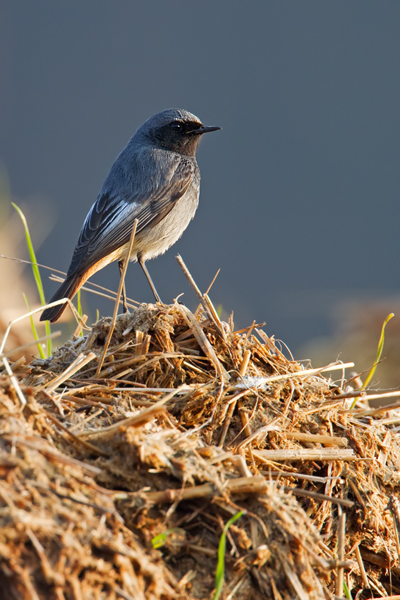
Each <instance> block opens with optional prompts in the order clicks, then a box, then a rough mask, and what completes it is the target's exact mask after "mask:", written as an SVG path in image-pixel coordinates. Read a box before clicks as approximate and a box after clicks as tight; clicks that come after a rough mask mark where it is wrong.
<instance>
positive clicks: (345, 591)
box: [343, 581, 353, 600]
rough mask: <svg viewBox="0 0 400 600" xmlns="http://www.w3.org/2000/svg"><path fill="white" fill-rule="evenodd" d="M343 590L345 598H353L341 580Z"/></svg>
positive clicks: (349, 599) (348, 599)
mask: <svg viewBox="0 0 400 600" xmlns="http://www.w3.org/2000/svg"><path fill="white" fill-rule="evenodd" d="M343 591H344V595H345V598H347V600H353V597H352V595H351V592H350V590H349V588H348V587H347V584H346V582H345V581H343Z"/></svg>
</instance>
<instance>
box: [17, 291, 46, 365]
mask: <svg viewBox="0 0 400 600" xmlns="http://www.w3.org/2000/svg"><path fill="white" fill-rule="evenodd" d="M22 295H23V297H24V300H25V304H26V306H27V308H28V311H29V312H31V307H30V304H29V301H28V298H27V297H26V294H22ZM30 319H31V328H32V333H33V337H34V338H35V340H36V341H37V340H38V339H39V336H38V333H37V330H36V325H35V323H34V321H33V316H32V315H31V316H30ZM37 347H38V350H39V354H40V358H46V354H45V353H44V350H43V347H42V344H41V343H40V342H38V344H37Z"/></svg>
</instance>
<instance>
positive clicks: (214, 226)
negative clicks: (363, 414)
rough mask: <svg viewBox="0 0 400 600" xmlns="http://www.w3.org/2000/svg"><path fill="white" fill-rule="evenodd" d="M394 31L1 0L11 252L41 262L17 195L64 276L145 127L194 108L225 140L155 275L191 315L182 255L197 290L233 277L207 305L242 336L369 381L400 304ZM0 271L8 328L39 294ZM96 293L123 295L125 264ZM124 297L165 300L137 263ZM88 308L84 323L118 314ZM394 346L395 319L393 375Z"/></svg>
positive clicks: (216, 11)
mask: <svg viewBox="0 0 400 600" xmlns="http://www.w3.org/2000/svg"><path fill="white" fill-rule="evenodd" d="M399 24H400V4H399V3H398V2H396V1H394V0H392V1H390V0H389V1H387V2H384V3H382V2H375V1H373V0H353V2H347V1H345V0H335V1H333V0H330V1H327V2H319V1H318V0H313V1H309V0H302V2H298V3H294V2H291V1H289V0H279V1H278V0H276V1H270V0H268V1H265V2H258V3H243V2H242V1H239V0H229V1H228V0H222V1H220V2H215V1H213V0H203V1H202V2H201V3H194V2H182V0H180V1H178V0H169V1H168V2H162V1H160V0H158V1H153V2H144V1H136V0H119V2H109V0H85V2H84V3H82V2H78V1H77V0H69V1H68V2H67V1H61V2H54V1H53V0H35V2H31V0H18V2H15V0H3V2H2V3H1V7H0V82H1V83H0V85H1V94H0V114H1V119H0V162H1V165H2V176H1V179H2V190H3V192H2V196H1V198H2V200H1V210H0V217H1V225H0V226H1V232H0V254H8V255H13V256H15V255H17V256H19V257H21V258H27V257H28V256H27V250H26V245H25V242H24V238H23V232H22V225H21V224H20V222H18V219H16V218H15V215H13V212H12V211H13V209H11V208H10V198H12V199H13V200H14V201H15V202H16V203H17V204H19V205H20V206H21V208H23V210H24V211H25V212H26V214H27V217H28V221H29V225H30V228H31V232H32V237H33V243H34V245H35V248H36V251H37V258H38V261H39V262H40V263H44V264H46V265H49V266H52V267H54V268H55V269H61V270H64V271H65V270H66V269H67V268H68V265H69V262H70V258H71V254H72V251H73V248H74V245H75V242H76V240H77V237H78V234H79V230H80V228H81V225H82V223H83V220H84V218H85V216H86V214H87V212H88V210H89V208H90V206H91V204H92V203H93V202H94V201H95V199H96V196H97V194H98V192H99V190H100V187H101V185H102V182H103V180H104V178H105V177H106V175H107V173H108V170H109V168H110V167H111V164H112V162H113V161H114V159H115V157H116V156H117V154H118V153H119V152H120V150H121V149H122V148H123V147H124V145H125V144H126V142H127V141H128V139H129V138H130V137H131V135H132V134H133V133H134V131H135V130H136V128H137V127H138V126H139V125H141V124H142V122H143V121H144V120H146V119H147V118H148V117H149V116H151V115H152V114H154V113H156V112H158V111H160V110H163V109H165V108H169V107H183V108H186V109H188V110H189V111H191V112H193V113H195V114H196V115H197V116H199V117H200V119H202V121H203V122H204V123H205V124H207V125H219V126H221V127H222V131H219V132H217V133H215V134H213V135H212V136H211V135H210V136H207V137H206V138H205V139H204V140H202V143H201V146H200V148H199V152H198V162H199V165H200V169H201V173H202V187H201V198H200V206H199V209H198V212H197V214H196V217H195V219H194V221H193V222H192V223H191V225H190V226H189V228H188V229H187V231H186V232H185V234H184V236H183V237H182V239H181V240H180V241H179V242H178V243H177V244H176V245H175V246H174V247H173V248H172V249H171V250H170V251H169V252H168V253H167V254H166V255H164V256H161V257H159V258H158V259H156V260H154V261H152V262H151V263H149V265H148V266H149V270H150V273H151V274H152V277H153V279H154V281H155V283H156V286H157V289H158V291H159V293H160V295H161V297H162V299H163V301H164V302H167V303H169V302H171V301H172V300H173V298H175V297H177V296H178V295H179V294H180V293H182V292H184V296H183V298H182V300H183V301H184V302H185V303H186V304H187V305H188V306H189V307H190V308H194V307H195V306H196V305H197V303H196V300H195V297H194V296H193V294H192V292H191V290H190V288H189V286H188V283H187V282H186V280H185V278H184V276H183V274H182V272H181V270H180V268H179V266H178V264H177V262H176V260H175V255H176V254H177V253H178V252H179V253H180V254H181V255H182V256H183V258H184V260H185V262H186V264H187V265H188V267H189V269H190V271H191V273H192V275H193V277H194V278H195V280H196V282H197V284H198V286H199V287H200V288H201V289H202V290H203V291H204V290H205V289H206V288H207V286H208V284H209V283H210V281H211V280H212V278H213V276H214V274H215V272H216V271H217V269H218V268H221V273H220V275H219V277H218V279H217V281H216V283H215V284H214V286H213V288H212V292H211V297H212V300H213V302H214V303H215V304H216V305H220V306H222V310H223V315H224V316H225V317H227V316H228V315H229V313H230V312H231V311H232V310H233V311H234V320H235V325H236V326H237V328H240V327H245V326H247V325H249V324H250V323H251V322H252V321H253V319H254V320H256V322H262V321H265V322H266V326H265V331H266V332H267V333H268V334H269V335H275V336H276V337H277V338H279V339H281V340H283V341H284V342H285V344H287V345H288V346H289V347H290V349H291V350H292V352H293V353H294V354H295V356H296V358H299V359H300V358H307V357H311V358H313V357H314V356H316V357H317V358H316V359H315V360H314V361H313V362H315V363H318V364H321V360H322V355H323V353H324V352H325V353H326V356H327V357H328V360H335V359H336V358H337V357H338V356H339V357H340V358H342V359H343V360H348V359H351V360H354V359H355V353H359V354H360V356H364V355H367V357H366V358H365V361H366V362H365V365H366V366H365V368H368V366H370V362H369V361H373V359H374V356H375V352H376V345H377V342H378V338H379V332H380V328H381V325H382V322H383V320H384V318H385V317H386V316H387V314H388V313H389V312H392V311H393V312H395V313H396V309H397V310H398V305H399V304H400V280H399V276H398V256H399V235H398V228H399V217H400V209H399V188H400V185H399V184H400V176H399V173H400V170H399V160H400V137H399V131H400V110H399V106H400V77H399V72H400V36H399ZM7 188H8V191H7ZM24 273H25V277H26V278H27V281H26V282H22V280H17V279H15V278H16V277H17V275H18V277H23V276H24ZM0 274H1V277H2V280H3V286H2V288H3V292H2V293H1V294H0V302H1V311H2V319H3V320H5V321H6V322H7V321H8V319H9V317H10V315H16V316H17V315H20V314H23V312H24V311H25V310H26V309H25V304H24V301H23V299H22V292H23V291H25V292H26V293H27V294H28V295H29V296H30V299H31V303H32V304H33V305H35V303H36V304H37V303H38V299H37V296H36V295H35V294H36V292H35V289H34V288H32V289H31V288H30V287H28V286H31V284H32V279H31V274H30V272H29V270H28V271H25V272H23V271H21V268H20V267H19V266H18V267H17V266H16V264H15V263H13V264H11V263H10V262H9V261H6V260H5V259H0ZM42 277H43V278H44V280H45V281H44V283H45V290H46V297H47V298H49V297H50V296H51V295H52V293H53V292H54V291H55V289H56V285H57V284H55V283H53V282H51V281H49V280H48V272H47V271H42ZM12 278H13V279H12ZM11 281H12V284H11V285H10V284H9V282H11ZM18 281H19V283H18ZM93 281H95V282H97V283H100V284H102V285H105V286H107V287H110V288H112V289H116V288H117V282H118V268H117V266H116V265H110V266H108V267H107V268H106V269H104V270H103V271H102V272H101V273H99V274H97V275H96V276H95V277H94V278H93ZM4 282H8V283H7V285H4ZM127 288H128V294H129V295H130V297H132V298H134V299H135V300H138V301H140V302H147V301H152V295H151V291H150V289H149V286H148V284H147V281H146V280H145V278H144V276H143V274H142V272H141V269H140V267H139V266H138V265H132V266H130V268H129V270H128V276H127ZM83 305H84V310H85V312H87V313H88V314H89V322H91V321H93V320H94V319H95V315H96V309H99V311H100V314H101V315H109V314H111V313H112V309H113V305H112V303H111V302H110V301H106V300H101V299H99V298H98V297H97V296H93V295H89V294H83ZM5 315H6V316H5ZM70 327H71V329H72V327H73V325H72V324H71V326H70ZM396 330H397V333H396ZM399 332H400V326H398V325H397V324H396V320H395V319H394V320H393V321H391V323H390V324H389V325H388V330H387V338H386V343H387V346H386V348H391V350H390V351H389V350H387V351H386V352H385V355H388V356H389V354H390V357H391V360H393V361H394V363H393V364H394V367H395V368H396V367H397V357H398V356H399V352H398V351H397V340H398V339H399V336H398V333H399ZM355 342H357V344H356V346H357V347H358V350H357V349H355V348H354V344H355ZM318 357H321V359H320V358H318ZM360 360H361V363H360V367H363V366H364V362H363V361H364V358H361V359H360ZM399 384H400V376H398V377H397V382H396V380H395V381H394V382H392V381H390V385H399ZM388 385H389V384H388Z"/></svg>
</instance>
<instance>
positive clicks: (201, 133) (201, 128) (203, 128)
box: [190, 125, 221, 135]
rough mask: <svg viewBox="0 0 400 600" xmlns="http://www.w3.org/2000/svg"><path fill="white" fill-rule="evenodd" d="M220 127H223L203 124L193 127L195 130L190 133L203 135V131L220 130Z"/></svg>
mask: <svg viewBox="0 0 400 600" xmlns="http://www.w3.org/2000/svg"><path fill="white" fill-rule="evenodd" d="M218 129H221V127H205V126H204V125H202V126H201V127H199V128H198V129H193V131H191V132H190V133H193V134H194V135H203V133H208V132H209V131H218Z"/></svg>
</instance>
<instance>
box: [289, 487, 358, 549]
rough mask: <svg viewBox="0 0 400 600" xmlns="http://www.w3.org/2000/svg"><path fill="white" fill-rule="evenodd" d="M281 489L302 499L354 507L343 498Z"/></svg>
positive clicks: (290, 488)
mask: <svg viewBox="0 0 400 600" xmlns="http://www.w3.org/2000/svg"><path fill="white" fill-rule="evenodd" d="M283 489H284V490H285V492H292V493H293V494H294V495H295V496H303V497H304V498H314V499H315V500H321V501H324V502H325V501H327V502H332V503H333V504H339V505H340V506H349V507H351V506H354V502H352V501H351V500H346V499H344V498H335V497H334V496H328V495H327V494H320V493H319V492H311V491H309V490H303V489H301V488H292V487H290V486H287V485H285V487H284V488H283ZM339 560H344V557H343V558H339Z"/></svg>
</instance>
